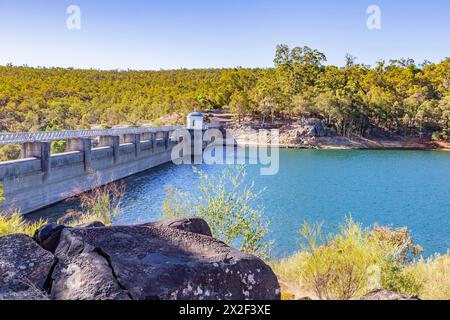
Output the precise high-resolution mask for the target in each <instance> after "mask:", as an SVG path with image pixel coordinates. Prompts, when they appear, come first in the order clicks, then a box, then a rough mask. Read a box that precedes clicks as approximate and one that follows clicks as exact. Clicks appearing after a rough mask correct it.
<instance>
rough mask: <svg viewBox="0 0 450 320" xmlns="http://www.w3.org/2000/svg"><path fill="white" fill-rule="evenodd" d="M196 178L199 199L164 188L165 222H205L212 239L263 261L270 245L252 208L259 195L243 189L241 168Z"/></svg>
mask: <svg viewBox="0 0 450 320" xmlns="http://www.w3.org/2000/svg"><path fill="white" fill-rule="evenodd" d="M194 171H195V172H196V173H197V174H198V175H199V178H200V182H199V196H196V195H194V194H191V193H184V192H181V191H180V190H175V189H174V188H171V187H170V188H168V190H167V196H166V199H165V201H164V203H163V208H164V215H165V216H166V217H168V218H173V217H183V216H198V217H200V218H203V219H205V220H206V222H208V224H209V226H210V227H211V231H212V233H213V235H214V236H215V237H216V238H218V239H220V240H222V241H224V242H225V243H227V244H229V245H231V246H236V247H238V248H239V249H240V250H241V251H243V252H246V253H250V254H255V255H258V256H259V257H261V258H267V256H268V252H269V248H270V242H268V241H265V240H264V238H265V236H266V235H267V232H268V225H267V224H266V223H264V222H263V219H262V217H263V210H262V208H260V207H257V206H253V203H255V202H256V200H257V199H258V197H259V195H260V194H261V192H258V193H256V192H255V191H254V184H253V183H252V184H250V185H244V184H243V181H245V176H246V169H245V167H243V166H240V167H234V168H227V169H225V170H223V171H222V172H221V174H219V175H216V176H211V177H210V176H208V175H207V174H206V173H204V172H203V171H199V170H197V169H195V168H194Z"/></svg>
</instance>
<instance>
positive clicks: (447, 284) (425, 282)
mask: <svg viewBox="0 0 450 320" xmlns="http://www.w3.org/2000/svg"><path fill="white" fill-rule="evenodd" d="M405 272H407V273H408V274H410V275H412V276H413V277H415V278H417V279H419V280H420V281H421V282H422V290H421V292H420V297H421V298H423V299H427V300H450V252H449V253H447V254H446V255H436V256H434V257H432V258H430V259H420V260H419V261H417V262H416V263H414V264H413V265H411V266H409V267H407V268H406V270H405Z"/></svg>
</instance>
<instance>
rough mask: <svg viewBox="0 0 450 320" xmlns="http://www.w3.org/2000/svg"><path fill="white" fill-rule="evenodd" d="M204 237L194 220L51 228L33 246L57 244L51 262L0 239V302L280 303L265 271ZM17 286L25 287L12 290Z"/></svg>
mask: <svg viewBox="0 0 450 320" xmlns="http://www.w3.org/2000/svg"><path fill="white" fill-rule="evenodd" d="M210 234H211V231H210V229H209V227H208V225H207V224H206V222H205V221H203V220H201V219H194V218H192V219H182V220H170V221H162V222H158V223H152V224H146V225H139V226H130V227H88V228H64V227H58V226H55V225H53V226H47V227H44V228H43V229H41V230H40V231H39V232H38V234H37V236H36V239H37V240H38V241H40V243H41V244H44V243H46V242H47V244H48V241H49V239H51V244H52V245H51V246H50V249H53V247H54V244H55V242H57V246H56V249H55V250H54V254H52V253H51V252H50V251H47V250H44V249H42V248H41V247H40V246H39V245H38V244H37V242H35V241H34V240H33V239H31V238H29V237H26V236H10V237H4V238H0V275H1V279H2V281H1V282H0V298H3V299H25V298H29V299H39V298H49V299H62V300H76V299H85V300H106V299H120V300H128V299H134V300H149V299H164V300H165V299H186V300H201V299H205V300H217V299H229V300H241V299H256V300H272V299H279V298H280V287H279V284H278V281H277V278H276V276H275V274H274V273H273V272H272V270H271V269H270V267H269V266H267V265H266V264H265V263H264V262H263V261H262V260H260V259H259V258H257V257H255V256H252V255H248V254H244V253H242V252H239V251H237V250H235V249H233V248H230V247H229V246H227V245H226V244H224V243H223V242H220V241H218V240H216V239H214V238H212V237H211V236H210ZM17 270H19V271H17ZM20 270H22V271H20ZM3 279H4V280H3ZM24 282H31V283H32V285H29V286H27V285H19V284H21V283H24Z"/></svg>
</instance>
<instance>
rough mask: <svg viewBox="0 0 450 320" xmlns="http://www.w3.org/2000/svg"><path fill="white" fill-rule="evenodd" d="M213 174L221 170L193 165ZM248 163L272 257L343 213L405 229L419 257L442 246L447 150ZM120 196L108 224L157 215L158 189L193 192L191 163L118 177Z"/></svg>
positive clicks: (297, 156) (449, 234) (303, 155)
mask: <svg viewBox="0 0 450 320" xmlns="http://www.w3.org/2000/svg"><path fill="white" fill-rule="evenodd" d="M199 167H200V169H202V170H203V171H205V172H207V173H209V174H215V173H217V174H219V173H220V172H221V171H222V170H223V166H206V165H202V166H199ZM259 169H260V168H259V166H254V165H253V166H252V165H249V166H248V167H247V171H248V176H247V179H248V182H251V181H254V182H255V185H256V189H257V190H260V189H264V188H265V191H264V192H263V194H262V195H261V198H260V201H261V204H262V205H263V207H264V208H265V217H266V219H267V220H268V221H269V222H270V234H269V238H270V239H271V240H273V241H274V246H273V255H274V256H275V257H286V256H288V255H290V254H292V253H294V252H295V251H296V250H298V246H299V240H300V237H299V232H298V231H299V228H300V226H301V225H302V224H303V222H305V221H308V222H323V223H324V230H325V231H326V232H329V231H336V230H337V227H338V225H339V224H340V223H342V222H343V221H344V220H345V217H346V216H349V215H351V216H352V217H353V219H354V220H356V221H358V222H361V223H363V225H364V226H367V227H370V226H373V225H374V224H379V225H392V226H393V227H403V226H407V227H408V228H409V229H410V230H411V232H412V234H413V236H414V239H415V241H416V243H417V244H419V245H421V246H422V247H423V248H424V249H425V252H424V256H430V255H432V254H434V253H436V252H439V253H445V252H447V250H448V249H449V248H450V153H447V152H428V151H384V150H382V151H375V150H374V151H367V150H364V151H362V150H353V151H335V150H333V151H325V150H281V151H280V171H279V173H278V174H277V175H275V176H261V175H260V174H259V173H260V170H259ZM125 182H126V188H127V193H126V196H125V198H124V199H123V201H122V204H121V207H122V214H121V216H120V217H118V218H117V219H116V221H115V224H135V223H140V222H149V221H154V220H158V219H160V218H161V211H162V202H163V200H164V198H165V192H166V188H167V187H168V186H174V187H176V188H179V189H181V190H184V191H195V190H196V189H197V187H198V176H197V175H196V174H195V173H194V172H193V170H192V167H191V166H187V165H183V166H175V165H173V164H167V165H163V166H161V167H158V168H155V169H152V170H149V171H147V172H145V173H142V174H139V175H136V176H133V177H130V178H127V179H126V180H125ZM71 205H72V204H70V203H61V204H57V205H55V206H53V207H50V208H47V209H45V210H41V211H40V212H37V213H35V214H34V216H36V215H38V216H56V215H59V214H61V213H62V212H64V211H65V210H66V209H67V208H68V207H70V206H71Z"/></svg>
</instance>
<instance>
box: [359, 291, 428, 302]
mask: <svg viewBox="0 0 450 320" xmlns="http://www.w3.org/2000/svg"><path fill="white" fill-rule="evenodd" d="M361 300H420V299H419V298H418V297H416V296H407V295H405V294H401V293H398V292H393V291H388V290H383V289H379V290H375V291H372V292H370V293H368V294H366V295H365V296H364V297H362V298H361Z"/></svg>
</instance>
